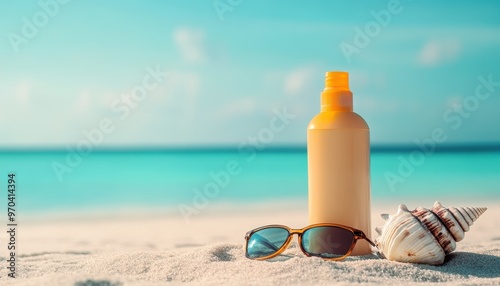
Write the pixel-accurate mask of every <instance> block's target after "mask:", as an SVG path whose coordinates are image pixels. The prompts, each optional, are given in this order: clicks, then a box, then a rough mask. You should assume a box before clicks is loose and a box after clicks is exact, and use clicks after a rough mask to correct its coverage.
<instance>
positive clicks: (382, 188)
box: [0, 150, 500, 214]
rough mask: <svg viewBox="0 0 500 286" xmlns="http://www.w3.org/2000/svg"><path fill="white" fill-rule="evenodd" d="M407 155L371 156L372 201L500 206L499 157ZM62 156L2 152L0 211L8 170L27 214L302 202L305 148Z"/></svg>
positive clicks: (490, 154)
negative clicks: (206, 202)
mask: <svg viewBox="0 0 500 286" xmlns="http://www.w3.org/2000/svg"><path fill="white" fill-rule="evenodd" d="M410 151H411V150H410ZM410 151H408V152H406V151H401V152H394V151H392V152H372V157H371V186H372V199H373V200H374V201H384V200H391V201H394V200H395V201H398V200H399V201H402V202H404V201H408V200H416V199H419V200H422V199H428V200H429V201H434V200H442V201H449V200H453V201H456V200H478V201H500V152H444V153H433V154H429V155H422V154H414V155H413V156H412V155H411V154H412V153H411V152H410ZM417 155H419V156H417ZM67 156H68V153H67V152H66V151H60V152H55V151H51V152H6V151H5V152H1V153H0V158H1V162H0V209H4V208H5V206H6V204H7V200H6V198H7V190H6V186H7V179H8V178H7V175H8V174H9V173H11V172H14V173H15V174H16V185H17V191H16V195H17V197H16V200H17V208H18V212H21V213H27V214H38V213H47V212H58V211H61V212H64V211H68V210H71V211H82V212H87V211H92V210H94V209H101V210H102V209H105V210H109V211H110V212H112V211H113V210H114V209H119V208H121V209H123V208H139V209H141V208H142V209H144V208H151V209H177V208H178V207H179V206H180V205H187V206H193V205H194V204H195V203H196V199H197V197H198V200H199V196H205V197H207V200H209V201H210V203H212V204H216V203H233V202H237V203H253V202H266V201H273V200H281V199H292V200H307V156H306V152H305V151H304V150H288V151H286V150H285V151H279V150H278V151H276V150H275V151H265V152H260V153H255V154H248V153H247V154H242V153H238V152H236V151H232V150H205V151H175V150H171V151H152V150H151V151H143V152H140V151H134V152H104V151H100V152H94V153H92V154H90V155H88V156H86V157H82V158H81V161H77V160H74V159H75V158H70V159H71V160H70V161H67ZM2 181H3V182H2ZM200 194H201V195H200Z"/></svg>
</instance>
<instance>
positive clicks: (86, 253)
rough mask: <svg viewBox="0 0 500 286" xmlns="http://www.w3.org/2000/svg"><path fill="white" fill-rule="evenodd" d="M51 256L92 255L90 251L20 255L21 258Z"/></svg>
mask: <svg viewBox="0 0 500 286" xmlns="http://www.w3.org/2000/svg"><path fill="white" fill-rule="evenodd" d="M50 254H69V255H88V254H91V253H90V252H89V251H63V252H57V251H53V252H36V253H31V254H20V255H19V257H20V258H24V257H35V256H42V255H50Z"/></svg>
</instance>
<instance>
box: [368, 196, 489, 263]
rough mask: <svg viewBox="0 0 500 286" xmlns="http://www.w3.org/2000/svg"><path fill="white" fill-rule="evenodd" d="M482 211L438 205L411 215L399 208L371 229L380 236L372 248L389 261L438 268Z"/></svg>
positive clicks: (384, 215)
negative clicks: (436, 266) (377, 226)
mask: <svg viewBox="0 0 500 286" xmlns="http://www.w3.org/2000/svg"><path fill="white" fill-rule="evenodd" d="M485 211H486V208H474V207H458V208H454V207H450V208H445V207H443V206H442V205H441V204H440V203H439V202H436V203H434V206H433V207H432V209H425V208H421V207H418V208H416V209H415V210H413V211H410V210H408V208H407V207H406V206H405V205H400V206H399V208H398V211H397V213H396V214H394V215H388V214H382V218H384V219H385V220H386V223H385V224H384V226H383V227H382V228H376V229H375V230H376V231H377V233H378V234H379V235H380V237H378V238H377V239H375V244H376V245H377V248H378V250H379V253H380V254H382V255H383V256H384V257H385V258H387V259H389V260H395V261H400V262H411V263H424V264H431V265H440V264H443V262H444V258H445V256H446V255H447V254H448V253H450V252H452V251H454V250H455V248H456V242H458V241H461V240H462V239H463V238H464V236H465V232H467V231H468V230H469V227H470V226H471V225H472V224H473V223H474V221H476V219H477V218H478V217H479V216H480V215H481V214H483V213H484V212H485Z"/></svg>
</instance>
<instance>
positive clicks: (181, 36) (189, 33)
mask: <svg viewBox="0 0 500 286" xmlns="http://www.w3.org/2000/svg"><path fill="white" fill-rule="evenodd" d="M173 36H174V41H175V44H176V45H177V48H178V49H179V51H180V53H181V55H182V57H183V58H184V59H185V60H186V61H188V62H190V63H200V62H203V61H204V60H205V59H206V46H205V34H204V33H203V32H202V31H200V30H195V29H190V28H186V27H179V28H177V29H176V30H174V34H173Z"/></svg>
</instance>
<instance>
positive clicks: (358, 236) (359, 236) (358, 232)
mask: <svg viewBox="0 0 500 286" xmlns="http://www.w3.org/2000/svg"><path fill="white" fill-rule="evenodd" d="M321 226H335V227H339V228H343V229H345V230H348V231H350V232H352V234H353V235H354V239H353V241H352V243H351V247H350V248H349V251H348V252H347V253H346V254H345V255H344V256H341V257H333V258H328V257H321V258H323V259H326V260H342V259H344V258H346V257H347V256H349V255H350V254H351V252H352V250H353V249H354V247H355V246H356V242H357V241H358V239H364V240H366V241H368V243H370V245H372V246H373V247H376V246H375V244H374V243H373V242H372V241H371V240H370V239H369V238H368V237H366V235H365V233H364V232H363V231H361V230H359V229H356V228H353V227H350V226H345V225H341V224H335V223H317V224H312V225H309V226H306V227H304V228H301V229H292V228H289V227H288V226H285V225H279V224H271V225H265V226H262V227H259V228H256V229H253V230H251V231H249V232H247V233H246V234H245V240H246V244H245V256H246V257H247V258H250V259H255V260H265V259H270V258H273V257H276V256H278V255H280V254H281V253H282V252H283V251H285V249H287V247H288V245H289V244H290V242H291V241H292V237H293V235H294V234H297V235H298V237H299V246H300V250H302V252H304V254H305V255H307V256H312V255H311V254H309V253H308V252H307V251H305V250H304V248H303V247H302V234H303V233H304V232H305V231H306V230H308V229H311V228H315V227H321ZM266 228H283V229H286V230H287V231H288V237H287V239H286V241H285V243H284V244H283V246H281V247H280V248H279V249H278V250H277V251H276V252H275V253H273V254H271V255H268V256H263V257H257V258H251V257H248V240H249V239H250V236H252V234H254V233H255V232H257V231H259V230H263V229H266Z"/></svg>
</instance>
